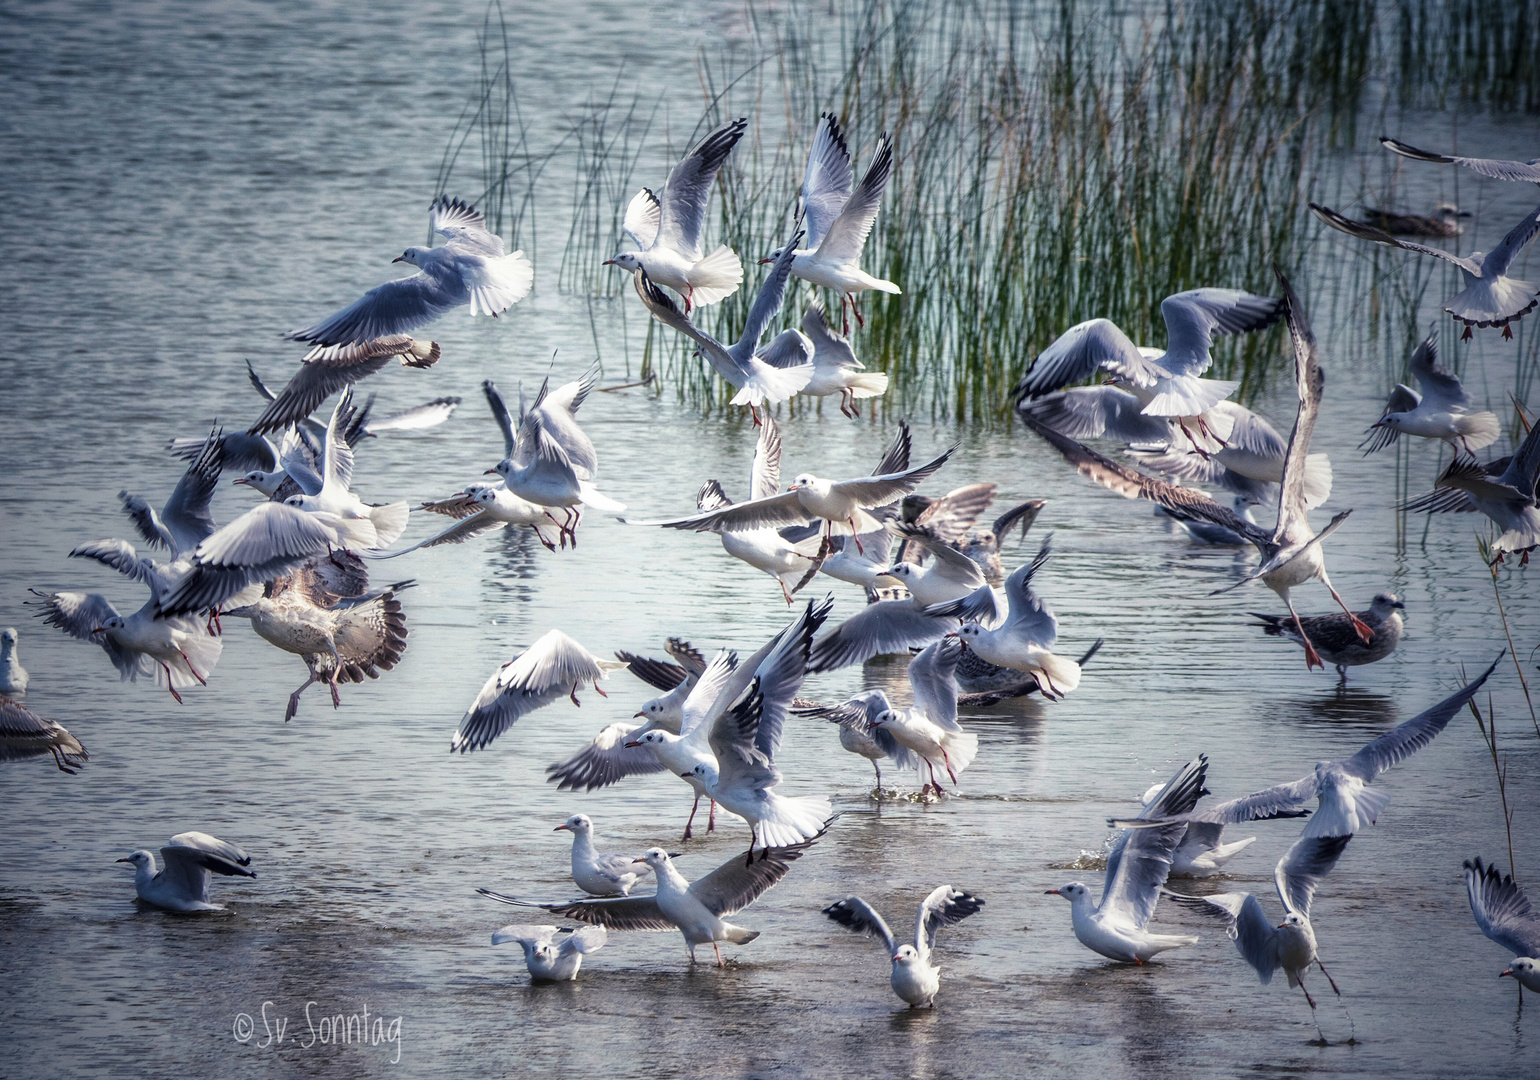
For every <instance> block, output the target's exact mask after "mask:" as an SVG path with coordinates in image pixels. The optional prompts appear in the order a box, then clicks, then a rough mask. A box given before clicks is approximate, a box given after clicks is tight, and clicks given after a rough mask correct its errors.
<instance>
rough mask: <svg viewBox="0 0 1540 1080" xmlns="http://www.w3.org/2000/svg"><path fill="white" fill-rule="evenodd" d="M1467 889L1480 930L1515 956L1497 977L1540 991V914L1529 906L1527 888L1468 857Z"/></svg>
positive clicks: (1492, 867)
mask: <svg viewBox="0 0 1540 1080" xmlns="http://www.w3.org/2000/svg"><path fill="white" fill-rule="evenodd" d="M1465 891H1466V893H1467V894H1468V895H1469V896H1470V913H1471V914H1472V915H1474V916H1475V917H1476V925H1477V926H1479V927H1481V932H1482V933H1483V934H1485V935H1486V936H1487V937H1489V938H1491V939H1492V940H1493V941H1495V942H1497V943H1498V944H1499V945H1501V946H1502V947H1503V948H1505V949H1507V950H1508V951H1509V952H1511V953H1513V955H1514V957H1515V959H1514V961H1513V963H1511V964H1509V965H1508V966H1507V967H1506V968H1504V969H1503V970H1502V971H1501V972H1500V973H1499V974H1498V977H1499V978H1501V977H1502V976H1504V975H1506V976H1508V977H1509V978H1511V979H1513V980H1514V981H1516V982H1517V983H1518V984H1519V985H1520V986H1525V987H1528V988H1529V989H1530V990H1533V991H1534V992H1535V993H1537V994H1540V960H1537V959H1536V957H1540V914H1536V913H1535V911H1534V909H1533V908H1531V907H1530V906H1529V897H1527V896H1525V895H1524V890H1523V889H1521V888H1519V887H1518V886H1517V885H1515V884H1514V882H1513V878H1511V877H1509V876H1508V875H1506V874H1504V873H1502V872H1500V871H1499V870H1498V869H1497V867H1495V866H1482V865H1481V859H1480V858H1477V859H1476V861H1475V862H1472V861H1471V860H1469V859H1467V860H1465Z"/></svg>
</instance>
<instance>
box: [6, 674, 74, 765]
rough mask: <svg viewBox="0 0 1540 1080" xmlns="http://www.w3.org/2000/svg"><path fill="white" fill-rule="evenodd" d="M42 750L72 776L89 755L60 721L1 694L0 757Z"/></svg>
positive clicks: (36, 753) (35, 753)
mask: <svg viewBox="0 0 1540 1080" xmlns="http://www.w3.org/2000/svg"><path fill="white" fill-rule="evenodd" d="M44 754H50V755H52V757H53V763H54V764H55V765H57V766H58V767H59V771H60V772H64V773H69V774H70V775H71V776H74V775H75V773H76V772H77V771H78V770H79V769H80V767H81V766H82V765H84V764H85V763H86V761H87V760H89V759H90V757H91V755H90V754H88V753H86V748H85V747H84V746H82V745H81V744H80V740H79V739H77V738H75V736H73V735H71V734H70V733H69V732H68V731H66V730H64V725H63V724H60V723H59V722H57V721H55V720H48V719H45V718H43V717H41V716H39V715H38V714H37V713H35V712H33V711H32V710H31V709H29V708H27V707H26V706H25V705H23V704H21V703H20V702H19V701H14V700H12V699H11V698H10V697H8V696H7V695H5V694H0V761H25V760H26V759H28V758H35V757H41V756H42V755H44Z"/></svg>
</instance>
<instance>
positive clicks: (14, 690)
mask: <svg viewBox="0 0 1540 1080" xmlns="http://www.w3.org/2000/svg"><path fill="white" fill-rule="evenodd" d="M16 641H17V636H16V628H15V627H14V626H7V627H6V628H5V629H4V630H0V694H3V695H5V696H6V697H19V696H21V695H22V694H25V693H26V692H27V681H28V675H27V669H26V668H24V667H22V666H21V661H20V660H18V659H16Z"/></svg>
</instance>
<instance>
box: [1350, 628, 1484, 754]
mask: <svg viewBox="0 0 1540 1080" xmlns="http://www.w3.org/2000/svg"><path fill="white" fill-rule="evenodd" d="M1504 652H1507V650H1506V649H1505V650H1503V652H1500V653H1498V654H1497V660H1493V661H1492V666H1491V667H1489V668H1487V669H1486V670H1485V671H1484V672H1482V673H1481V675H1480V676H1479V677H1478V678H1476V679H1474V680H1473V681H1471V682H1469V683H1467V684H1466V685H1465V686H1464V688H1463V689H1461V690H1459V691H1458V692H1457V693H1454V694H1451V695H1449V696H1448V697H1447V698H1445V699H1444V700H1443V701H1440V702H1439V703H1438V704H1437V705H1434V706H1433V707H1432V708H1430V709H1426V710H1424V711H1422V712H1420V713H1418V714H1417V715H1416V716H1414V717H1412V718H1411V719H1410V720H1408V721H1406V722H1405V723H1404V724H1400V725H1398V726H1397V727H1395V728H1392V729H1391V730H1390V731H1387V732H1386V733H1385V734H1383V735H1381V736H1380V737H1379V738H1378V739H1375V740H1374V741H1373V742H1371V743H1369V745H1367V746H1365V747H1364V748H1363V749H1362V750H1360V751H1358V753H1356V754H1354V755H1353V756H1352V757H1350V758H1348V759H1347V760H1346V761H1344V762H1342V767H1343V768H1344V769H1346V770H1347V771H1348V772H1350V773H1352V774H1353V775H1354V776H1357V777H1359V778H1360V779H1362V780H1363V781H1364V782H1365V783H1367V782H1369V781H1371V780H1373V779H1374V778H1375V777H1376V776H1378V775H1379V774H1380V773H1382V772H1384V771H1385V770H1386V769H1388V768H1390V767H1391V766H1392V765H1394V764H1395V763H1396V762H1398V761H1400V760H1401V759H1402V758H1405V757H1410V756H1411V755H1412V754H1414V753H1416V752H1417V751H1418V750H1421V749H1422V748H1423V747H1424V746H1427V745H1428V744H1429V743H1430V742H1432V741H1433V739H1434V736H1436V735H1437V734H1438V733H1439V732H1440V731H1443V730H1444V727H1445V725H1447V724H1448V723H1449V721H1450V720H1451V719H1452V718H1453V717H1454V714H1455V713H1457V712H1459V711H1460V710H1461V709H1462V708H1464V707H1465V704H1466V702H1468V701H1470V699H1471V698H1473V697H1475V696H1476V691H1478V690H1480V689H1481V686H1482V684H1483V683H1485V682H1486V681H1487V678H1488V677H1489V676H1490V675H1491V674H1492V672H1494V671H1496V670H1497V663H1498V661H1499V660H1501V659H1502V658H1503V653H1504Z"/></svg>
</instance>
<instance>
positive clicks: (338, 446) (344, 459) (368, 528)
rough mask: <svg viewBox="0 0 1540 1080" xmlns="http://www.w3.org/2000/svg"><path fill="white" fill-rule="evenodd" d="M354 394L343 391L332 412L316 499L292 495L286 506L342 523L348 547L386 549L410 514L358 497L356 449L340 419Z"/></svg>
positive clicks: (392, 505) (399, 505)
mask: <svg viewBox="0 0 1540 1080" xmlns="http://www.w3.org/2000/svg"><path fill="white" fill-rule="evenodd" d="M352 400H353V391H352V390H351V389H349V390H344V391H343V392H342V396H341V397H339V398H338V399H337V405H336V407H335V408H334V409H333V410H332V418H331V422H330V423H329V424H328V425H327V427H326V446H325V448H324V449H323V451H322V456H321V490H320V491H318V492H316V493H315V494H314V495H308V494H301V495H291V496H289V497H288V498H287V499H285V500H284V503H285V505H288V506H292V507H294V508H295V509H296V510H303V511H305V512H306V513H307V514H320V515H324V520H326V521H328V522H330V521H331V520H332V519H334V518H335V519H337V520H339V521H340V523H341V524H340V525H339V528H340V529H341V531H342V533H343V535H344V536H346V537H347V539H348V541H349V546H356V547H359V548H365V549H368V548H376V549H377V548H385V547H389V546H390V545H391V544H393V543H395V542H396V538H397V537H398V536H400V535H401V534H402V533H403V532H405V531H406V522H407V518H408V516H409V514H410V511H409V510H408V509H407V505H406V503H404V502H394V503H388V504H386V505H384V506H377V505H373V504H371V503H366V502H364V501H363V500H362V499H360V498H359V497H358V496H357V495H355V494H354V493H353V492H352V490H351V488H352V484H353V448H352V447H351V446H349V445H348V441H347V439H345V438H344V437H343V435H342V425H341V423H340V420H341V418H342V417H343V416H344V415H345V414H346V413H347V412H348V410H349V409H350V407H351V405H352Z"/></svg>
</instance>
